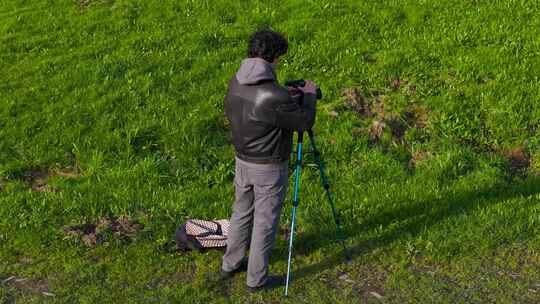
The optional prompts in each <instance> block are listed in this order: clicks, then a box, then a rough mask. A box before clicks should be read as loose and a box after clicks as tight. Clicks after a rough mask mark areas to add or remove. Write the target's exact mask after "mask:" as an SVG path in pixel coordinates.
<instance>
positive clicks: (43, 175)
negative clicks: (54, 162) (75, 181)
mask: <svg viewBox="0 0 540 304" xmlns="http://www.w3.org/2000/svg"><path fill="white" fill-rule="evenodd" d="M54 176H60V177H63V178H76V177H79V176H80V172H79V170H78V169H77V168H75V167H66V168H52V169H39V168H38V169H31V170H27V171H24V172H23V173H22V175H21V176H20V179H21V180H22V181H23V182H24V183H25V184H26V185H28V187H30V188H31V189H32V190H33V191H36V192H58V191H60V189H59V188H56V187H53V186H51V185H49V183H48V179H49V178H51V177H54Z"/></svg>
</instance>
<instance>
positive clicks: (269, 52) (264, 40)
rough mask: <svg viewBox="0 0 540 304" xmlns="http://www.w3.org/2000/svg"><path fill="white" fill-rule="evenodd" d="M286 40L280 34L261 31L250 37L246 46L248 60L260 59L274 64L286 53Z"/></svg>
mask: <svg viewBox="0 0 540 304" xmlns="http://www.w3.org/2000/svg"><path fill="white" fill-rule="evenodd" d="M287 48H288V43H287V39H286V38H285V37H284V36H283V35H282V34H280V33H277V32H273V31H270V30H262V31H258V32H255V33H254V34H253V35H251V37H250V39H249V45H248V51H247V53H248V57H249V58H255V57H258V58H262V59H264V60H266V61H268V62H270V63H274V64H275V63H276V60H277V58H278V57H280V56H282V55H284V54H285V53H287Z"/></svg>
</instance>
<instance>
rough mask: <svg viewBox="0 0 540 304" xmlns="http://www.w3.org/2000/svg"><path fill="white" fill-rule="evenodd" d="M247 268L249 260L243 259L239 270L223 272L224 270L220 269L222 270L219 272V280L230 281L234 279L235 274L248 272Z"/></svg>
mask: <svg viewBox="0 0 540 304" xmlns="http://www.w3.org/2000/svg"><path fill="white" fill-rule="evenodd" d="M247 267H248V260H247V259H243V260H242V261H241V262H240V266H238V268H236V269H235V270H232V271H225V270H223V268H220V270H219V278H220V279H221V280H228V279H230V278H232V277H233V276H234V275H235V274H237V273H239V272H242V271H246V270H247Z"/></svg>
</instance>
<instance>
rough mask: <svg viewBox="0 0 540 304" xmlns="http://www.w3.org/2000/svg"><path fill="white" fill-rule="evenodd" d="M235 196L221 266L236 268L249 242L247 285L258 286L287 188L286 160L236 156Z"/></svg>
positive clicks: (262, 276)
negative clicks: (267, 161)
mask: <svg viewBox="0 0 540 304" xmlns="http://www.w3.org/2000/svg"><path fill="white" fill-rule="evenodd" d="M235 160H236V164H235V176H234V185H235V197H236V200H235V202H234V205H233V213H232V216H231V221H230V227H229V234H228V237H227V251H226V252H225V255H223V264H222V265H221V268H222V269H223V270H225V271H232V270H235V269H236V268H238V267H239V266H240V263H241V261H242V259H243V258H244V257H245V254H246V250H247V247H248V242H250V244H249V259H248V269H247V282H246V283H247V285H248V286H251V287H257V286H261V285H263V284H264V283H265V282H266V278H267V276H268V260H269V257H270V251H271V250H272V247H273V245H274V241H275V237H276V232H277V230H278V225H279V217H280V215H281V208H282V205H283V201H284V199H285V195H286V193H287V187H288V184H289V182H288V181H289V179H288V172H287V170H288V165H287V161H285V162H283V163H281V164H254V163H249V162H246V161H244V160H241V159H239V158H238V157H236V158H235Z"/></svg>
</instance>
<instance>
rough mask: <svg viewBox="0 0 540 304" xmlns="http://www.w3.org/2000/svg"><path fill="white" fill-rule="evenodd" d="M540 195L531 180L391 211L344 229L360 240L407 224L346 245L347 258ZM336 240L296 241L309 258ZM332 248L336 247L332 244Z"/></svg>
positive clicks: (339, 258)
mask: <svg viewBox="0 0 540 304" xmlns="http://www.w3.org/2000/svg"><path fill="white" fill-rule="evenodd" d="M536 193H540V177H531V178H529V179H528V180H525V181H520V182H517V183H514V184H512V185H507V186H506V187H504V186H501V185H491V186H489V187H485V188H483V189H478V190H475V191H468V192H463V193H457V194H456V193H452V192H451V191H446V193H443V195H442V198H441V199H434V200H428V201H426V200H424V201H418V202H413V203H411V204H406V205H402V206H400V207H398V208H395V209H393V210H390V211H383V212H381V213H379V214H377V215H374V216H373V217H371V218H369V219H368V220H367V221H366V222H363V223H353V224H349V225H348V226H346V227H343V230H344V234H345V237H346V238H350V237H354V236H359V235H361V234H362V232H363V231H369V230H370V229H373V228H376V227H379V226H381V225H382V226H383V227H385V226H388V225H390V224H391V223H393V222H396V221H397V222H402V221H406V224H404V225H402V226H400V228H399V229H397V230H393V231H391V232H387V233H384V234H382V235H378V236H377V237H374V238H371V239H367V240H363V241H360V242H357V243H355V244H353V245H352V246H351V245H349V246H348V247H347V255H348V257H349V259H351V260H354V258H355V257H358V256H360V255H362V254H366V253H369V252H370V251H372V250H373V249H376V248H378V247H383V246H385V245H387V244H390V243H392V242H394V241H396V240H399V239H405V238H408V237H411V236H416V235H418V234H419V233H420V232H421V231H422V230H424V229H426V228H429V227H431V226H433V225H435V224H436V223H438V222H440V221H443V220H445V219H448V218H453V217H456V216H459V215H462V214H467V213H469V212H471V211H473V210H475V209H477V208H486V207H489V206H490V205H493V204H496V203H498V202H501V201H505V200H508V199H512V198H515V197H520V196H530V195H533V194H536ZM332 239H335V230H333V229H332V230H331V231H328V229H327V231H324V232H317V233H313V232H311V233H306V234H302V235H301V236H299V237H298V240H299V242H298V243H299V244H298V247H299V248H302V251H301V252H299V251H297V252H298V253H300V254H309V252H312V251H314V250H316V249H318V248H320V247H323V246H328V242H323V241H321V240H332ZM333 246H338V244H335V245H333ZM344 263H345V260H344V259H343V252H341V250H340V252H338V253H336V254H333V255H332V256H330V257H328V258H327V259H326V260H325V261H322V262H319V263H316V264H313V265H309V266H307V267H303V268H300V269H298V270H296V271H295V273H294V278H295V279H298V278H303V277H308V276H312V275H315V274H317V273H319V272H322V271H324V270H326V269H330V268H334V267H336V266H338V265H340V264H344Z"/></svg>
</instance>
